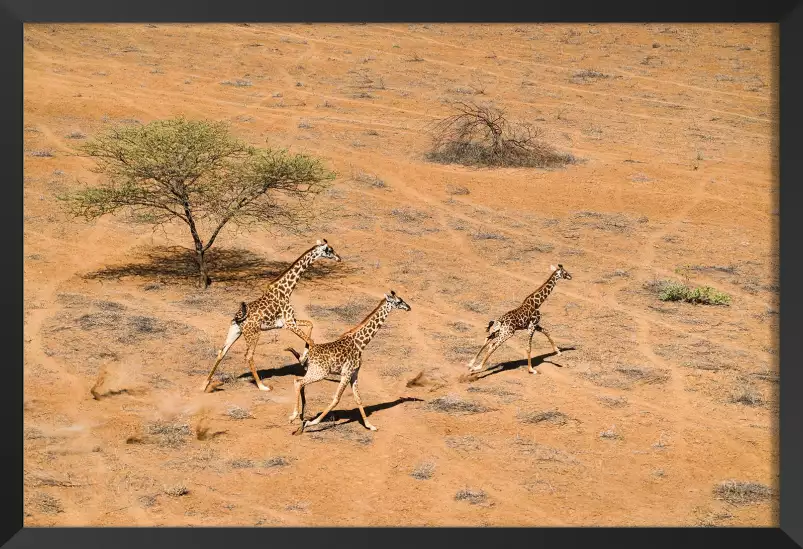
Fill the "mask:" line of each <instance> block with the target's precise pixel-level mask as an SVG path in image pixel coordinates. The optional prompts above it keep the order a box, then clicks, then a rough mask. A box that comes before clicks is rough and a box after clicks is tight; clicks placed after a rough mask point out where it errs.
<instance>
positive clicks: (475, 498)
mask: <svg viewBox="0 0 803 549" xmlns="http://www.w3.org/2000/svg"><path fill="white" fill-rule="evenodd" d="M454 499H456V500H457V501H467V502H468V503H470V504H472V505H479V504H481V503H485V502H486V501H487V500H488V494H486V493H485V492H484V491H482V490H472V489H470V488H463V489H462V490H460V491H458V492H457V493H456V494H455V495H454Z"/></svg>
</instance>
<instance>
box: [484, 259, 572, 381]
mask: <svg viewBox="0 0 803 549" xmlns="http://www.w3.org/2000/svg"><path fill="white" fill-rule="evenodd" d="M550 269H551V270H552V274H551V275H550V276H549V278H548V279H547V280H546V282H544V283H543V284H542V285H541V287H540V288H538V289H537V290H536V291H534V292H533V293H531V294H530V295H528V296H527V297H526V298H525V299H524V301H523V302H522V304H521V305H519V306H518V307H516V308H515V309H513V310H512V311H508V312H506V313H505V314H504V315H502V316H501V317H499V320H491V321H490V322H489V323H488V326H487V327H486V328H485V331H486V332H488V335H487V337H486V338H485V344H484V345H483V346H482V348H481V349H480V350H479V351H478V352H477V354H476V355H474V358H473V359H471V362H470V363H469V365H468V369H469V372H471V373H474V372H479V371H480V370H482V369H483V368H484V367H485V363H486V362H488V359H489V358H490V357H491V355H492V354H493V353H494V351H496V350H497V349H498V348H499V347H501V346H502V344H503V343H504V342H505V341H507V340H508V339H510V338H511V337H513V334H515V333H516V332H517V331H519V330H527V334H528V335H529V336H530V339H529V346H528V348H527V371H528V372H529V373H531V374H537V373H538V371H537V370H535V369H534V368H533V365H532V348H533V335H534V334H535V332H541V333H542V334H544V335H545V336H546V338H547V339H548V340H549V343H551V344H552V351H553V352H554V353H555V354H557V355H560V349H558V346H557V345H555V342H554V341H553V340H552V336H551V335H550V334H549V332H548V331H547V329H546V328H544V327H543V326H541V311H540V310H539V307H540V306H541V304H542V303H543V302H544V301H545V300H546V298H547V297H548V296H549V294H550V293H551V292H552V290H553V289H554V288H555V284H557V281H558V280H559V279H561V278H563V279H565V280H571V279H572V275H570V274H569V272H568V271H567V270H566V269H564V268H563V265H558V266H557V267H555V266H554V265H553V266H550ZM485 350H487V351H488V352H487V353H486V354H485V358H484V359H483V360H482V362H481V363H480V365H479V366H474V363H475V362H476V361H477V359H478V358H479V357H480V355H481V354H482V353H483V351H485Z"/></svg>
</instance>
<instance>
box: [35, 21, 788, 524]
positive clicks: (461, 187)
mask: <svg viewBox="0 0 803 549" xmlns="http://www.w3.org/2000/svg"><path fill="white" fill-rule="evenodd" d="M774 44H775V38H774V36H773V34H772V28H771V27H770V26H768V25H723V26H715V25H706V26H677V25H663V24H651V25H616V26H613V25H582V26H559V25H515V26H512V25H381V26H380V25H367V26H365V25H247V26H243V25H144V24H138V25H127V26H117V25H29V26H27V27H26V30H25V130H24V131H25V134H24V139H25V150H26V156H25V159H24V162H25V205H24V207H25V304H26V307H25V492H26V515H25V523H26V525H28V526H32V525H142V526H145V525H196V524H203V525H246V526H250V525H264V526H269V525H396V524H405V525H701V524H705V525H713V524H716V525H751V526H769V525H775V524H777V521H778V519H777V513H776V512H775V508H776V506H777V496H773V497H770V498H766V497H765V498H763V499H762V498H761V494H758V495H756V496H755V498H753V499H758V500H759V501H757V502H755V503H750V504H745V503H744V502H742V503H733V501H734V500H733V499H732V498H726V499H728V500H729V501H726V499H723V498H722V497H721V496H718V495H717V493H716V492H715V488H716V487H717V486H718V485H719V484H720V483H721V482H723V481H726V480H729V479H733V480H737V481H744V482H755V483H760V484H762V485H766V486H768V487H770V488H773V489H774V487H776V486H777V484H776V483H777V468H776V467H775V462H776V460H777V444H776V435H777V425H776V420H775V418H776V416H777V404H776V401H777V397H776V395H777V365H776V356H777V355H776V352H777V343H776V339H775V336H774V334H775V331H776V328H777V318H778V317H777V307H778V305H777V296H778V293H777V266H778V259H777V256H776V255H775V252H774V241H773V239H774V236H773V235H774V231H773V225H774V224H775V223H776V222H777V217H776V216H777V209H776V208H777V206H776V205H775V197H776V194H775V193H776V191H775V189H774V188H773V178H774V175H773V174H774V171H773V165H774V162H775V160H776V158H775V154H776V153H775V152H774V145H773V119H774V118H773V117H774V108H773V96H772V89H773V84H772V83H773V75H772V67H773V63H774V62H773V53H772V51H773V48H774ZM587 69H592V70H594V71H598V72H599V73H602V74H601V75H599V74H594V73H585V74H583V73H582V71H585V70H587ZM224 82H228V84H226V83H224ZM231 84H233V85H231ZM455 98H473V99H492V100H494V101H496V103H497V104H499V105H502V106H504V107H505V108H507V109H508V111H509V112H510V114H511V116H512V117H513V118H518V119H522V120H529V121H531V122H534V123H535V124H537V125H539V126H540V127H542V128H543V130H544V131H545V135H546V139H547V140H548V141H550V142H551V143H553V144H554V145H555V146H557V147H558V148H559V149H560V150H564V151H568V152H571V153H573V154H575V155H576V156H578V157H580V158H581V159H583V162H582V163H580V164H577V165H573V166H570V167H568V168H566V169H560V170H555V171H541V170H524V169H501V170H475V169H468V168H462V167H456V166H442V165H434V164H431V163H428V162H426V161H425V160H424V158H423V155H424V153H425V152H426V150H427V147H428V145H429V140H428V137H427V136H426V135H425V134H424V133H423V129H424V128H425V126H426V124H428V123H429V122H431V121H432V120H433V119H434V118H437V117H441V116H444V115H446V114H448V113H449V112H450V111H449V109H448V106H447V105H446V101H447V100H449V99H455ZM179 113H184V114H186V115H187V116H190V117H205V118H210V119H215V120H229V121H231V123H232V128H233V131H234V132H235V133H236V134H238V135H240V136H241V137H243V138H246V139H248V140H250V141H251V142H253V143H255V144H259V143H264V141H265V140H266V139H267V140H268V141H269V143H271V144H273V145H280V146H289V147H291V148H292V150H304V151H307V152H310V153H314V154H316V155H319V156H321V157H323V158H325V159H326V161H327V162H328V163H329V165H330V166H331V167H333V168H334V169H336V170H337V171H338V172H339V174H340V177H339V179H338V180H337V181H336V182H335V184H334V187H333V189H332V191H331V192H329V193H328V195H327V197H326V200H327V202H328V204H329V205H331V206H336V207H337V208H338V209H339V210H338V211H339V215H338V217H337V218H335V219H333V220H332V221H331V222H327V223H326V224H325V225H322V226H321V227H320V230H319V231H318V232H317V233H316V234H310V235H308V237H305V238H290V237H279V238H273V237H270V236H268V235H266V234H263V233H259V232H257V233H250V234H240V235H234V234H233V233H229V234H227V235H226V236H225V237H224V238H223V239H222V240H220V241H219V248H220V253H219V254H218V260H217V264H216V266H215V267H214V269H213V276H214V277H216V283H215V284H213V286H212V287H210V288H209V290H207V291H205V292H202V291H199V290H197V289H196V288H195V287H194V286H193V282H194V281H193V280H191V279H188V278H186V273H187V267H186V265H185V264H184V263H182V262H181V261H180V260H178V259H176V258H175V255H172V254H171V253H170V251H169V248H170V247H173V246H176V245H187V244H188V243H189V242H188V235H186V234H184V232H182V230H181V229H180V228H176V229H175V230H172V229H170V230H168V231H166V232H161V231H160V232H152V231H150V230H149V229H148V228H143V227H137V226H132V225H129V224H127V223H126V222H125V221H124V220H122V219H117V218H108V219H102V220H101V221H99V222H97V223H94V224H91V225H87V224H85V223H83V222H79V221H73V220H70V219H68V218H67V217H66V216H65V214H64V213H63V212H62V211H61V210H59V207H58V204H57V201H56V199H55V198H54V195H55V194H57V193H58V192H60V191H64V190H67V189H70V188H73V187H74V186H75V185H76V184H77V181H79V180H80V181H87V182H91V181H93V178H94V177H95V176H94V175H93V174H92V173H91V172H89V171H88V168H89V167H90V166H91V164H90V163H88V162H87V161H86V160H84V159H81V158H78V157H75V156H71V155H70V151H71V150H72V147H73V146H74V144H75V143H77V142H80V140H81V139H82V138H83V137H84V136H91V135H95V134H97V133H98V132H100V131H102V130H103V129H104V128H106V127H108V126H109V125H110V124H113V123H125V121H129V122H130V121H131V120H140V121H150V120H153V119H157V118H166V117H171V116H174V115H177V114H179ZM321 236H323V237H326V238H328V240H329V242H330V243H331V244H332V245H333V247H334V248H335V250H336V251H337V252H338V253H340V254H341V256H342V257H343V259H344V261H343V262H342V263H341V264H339V265H338V266H337V267H336V268H334V267H333V268H332V269H331V272H330V273H328V274H325V275H316V274H315V273H308V274H306V275H304V277H303V278H302V280H301V282H300V284H299V286H298V288H297V290H296V292H295V294H294V296H293V303H294V304H295V306H296V309H297V311H299V317H300V318H309V319H311V320H312V321H313V322H315V332H314V334H315V337H316V339H318V340H319V341H324V340H329V339H330V338H333V337H334V336H336V335H338V334H339V333H341V332H342V331H343V330H345V329H347V328H349V327H351V326H353V325H354V324H356V323H357V322H359V321H360V320H361V319H362V317H363V316H364V315H365V314H367V313H368V312H369V311H370V310H371V309H372V307H373V306H374V305H375V304H376V303H378V300H379V299H380V298H381V297H382V293H383V292H386V291H388V290H390V289H394V290H396V292H398V294H399V295H401V296H402V297H403V298H404V299H405V300H406V301H407V302H409V303H410V304H411V306H412V309H413V310H412V312H409V313H403V312H399V311H395V312H393V313H392V314H391V317H390V319H389V321H388V322H387V324H386V325H385V327H384V328H383V329H382V330H381V331H380V332H379V334H378V335H377V336H376V338H375V339H374V341H373V342H372V343H371V345H370V346H369V347H368V349H367V350H366V352H365V356H364V367H363V371H362V374H361V378H360V379H361V387H362V395H363V399H364V400H365V401H366V404H368V405H369V406H368V410H369V413H370V416H371V421H372V422H373V423H374V424H375V425H376V426H377V427H379V431H377V432H376V433H371V432H369V431H367V430H365V429H364V428H363V427H362V425H361V423H360V422H359V416H358V414H357V411H356V408H355V407H354V404H353V399H352V397H351V393H350V392H347V393H346V394H345V396H344V398H343V400H342V401H341V404H340V405H339V406H338V409H337V413H336V414H335V416H334V418H333V419H334V421H327V422H326V424H325V425H324V427H325V428H324V429H318V430H317V432H308V433H306V434H305V435H304V436H301V437H295V436H291V434H290V433H291V431H292V429H293V428H292V427H291V426H290V425H288V422H287V417H288V415H289V414H290V412H291V410H292V402H291V391H292V379H293V377H292V376H293V374H295V373H296V370H295V368H294V364H293V361H292V360H291V356H290V355H289V353H287V352H284V351H283V350H282V349H283V347H284V346H286V345H287V344H293V345H296V347H297V348H299V349H300V348H301V347H300V346H299V345H298V340H297V339H296V338H295V337H294V336H292V334H289V333H280V334H275V335H266V336H263V338H262V342H261V345H260V347H259V349H258V351H257V362H258V364H259V368H260V369H261V371H262V376H263V377H264V378H266V383H268V384H269V385H271V386H272V387H273V389H274V390H273V391H272V392H269V393H261V392H260V391H258V390H257V389H256V388H255V386H254V384H253V382H252V380H251V378H250V377H249V376H248V375H246V374H247V372H248V369H247V366H246V365H245V363H244V361H243V354H244V345H242V344H241V343H239V344H238V345H237V346H235V347H234V349H233V350H232V352H231V353H230V354H229V357H228V358H227V359H226V361H225V362H224V363H223V366H222V373H221V375H220V376H219V379H220V380H221V381H223V382H224V383H223V384H222V385H221V387H220V390H218V391H215V392H214V393H209V394H201V393H199V391H198V387H199V384H200V382H201V381H202V380H203V378H204V376H205V375H206V373H207V372H208V368H209V367H210V366H211V363H212V360H213V359H214V353H215V350H216V348H217V347H218V346H219V345H220V344H221V343H222V340H223V338H224V336H225V332H226V330H227V327H228V323H229V320H230V319H231V317H232V315H233V314H234V312H235V311H236V309H237V304H238V303H239V302H240V301H241V300H249V299H253V298H255V297H257V296H258V295H259V291H260V285H261V284H263V283H265V282H267V281H268V280H269V279H270V276H271V275H272V274H275V273H277V272H279V271H280V270H281V269H282V268H283V266H284V265H286V264H287V262H290V261H292V260H294V259H295V258H296V257H297V256H298V255H299V254H300V253H301V252H303V251H304V250H305V249H307V248H308V247H310V246H311V245H312V244H313V243H314V241H315V239H316V238H320V237H321ZM551 263H562V264H563V265H564V266H565V267H566V269H568V270H569V271H570V272H571V273H572V275H573V277H574V279H573V280H571V281H568V282H567V281H561V282H560V283H559V284H558V287H557V289H556V290H555V292H554V293H553V295H552V296H551V297H550V298H549V300H548V301H547V303H546V304H545V305H544V306H543V308H542V310H543V314H544V319H543V323H544V325H545V326H547V327H548V328H550V329H551V331H552V334H553V337H555V339H556V340H557V342H558V344H559V345H560V346H561V347H563V348H564V349H566V351H565V352H564V353H563V354H562V355H561V356H560V357H555V356H553V355H552V354H551V353H550V347H549V344H548V342H547V341H546V339H545V338H543V337H541V336H538V335H536V338H535V340H534V341H535V350H534V354H535V356H536V357H538V358H537V359H536V362H537V363H538V364H539V365H538V369H539V370H540V371H541V372H542V374H543V375H538V376H532V375H528V374H527V372H526V366H524V365H523V364H524V362H523V359H524V358H525V357H526V343H527V342H526V335H525V334H523V333H520V334H519V335H517V336H516V337H515V338H514V339H512V340H511V341H510V342H509V343H508V344H507V345H505V346H504V347H503V348H502V349H501V350H500V351H498V352H497V354H496V355H495V356H494V357H493V360H492V363H493V364H495V365H496V366H495V367H493V368H492V369H491V371H490V372H489V373H487V374H485V375H484V376H482V377H481V378H480V379H478V380H476V381H473V382H465V381H461V380H460V376H461V375H462V374H464V373H465V365H466V363H467V361H468V360H469V359H470V358H471V356H472V355H473V353H474V352H475V351H476V350H477V349H478V348H479V346H480V345H481V344H482V341H483V335H484V332H483V329H484V327H485V325H486V324H487V322H488V320H489V319H491V318H498V315H500V314H501V313H502V312H504V311H506V310H508V309H510V308H512V307H514V306H516V305H518V304H519V302H520V301H521V299H523V297H524V296H526V295H527V294H528V293H530V292H531V291H533V290H534V289H535V288H536V287H537V286H538V285H540V284H541V283H542V282H543V281H544V280H545V279H546V277H547V276H548V274H549V271H548V267H549V265H550V264H551ZM684 265H690V266H692V267H693V269H692V270H691V273H692V276H691V280H692V282H693V283H694V284H710V285H712V286H714V287H716V288H718V289H720V290H723V291H726V292H728V293H729V294H731V295H732V297H733V302H732V305H731V306H730V307H705V306H693V305H688V304H673V303H663V302H661V301H659V300H658V299H657V297H656V296H655V294H654V293H651V292H650V291H649V289H647V288H645V284H647V283H649V282H650V281H653V280H655V279H661V278H677V275H676V274H675V273H674V271H675V269H677V268H678V267H682V266H684ZM500 364H501V366H500ZM422 370H425V371H426V375H425V377H424V380H423V385H421V386H412V387H406V382H407V380H409V379H410V378H412V377H413V376H414V375H415V374H417V373H418V372H420V371H422ZM104 372H105V373H104ZM100 375H103V376H105V381H104V382H103V384H102V386H101V389H102V392H104V393H105V396H104V397H103V398H101V399H100V400H94V399H93V398H92V396H91V395H90V388H91V387H92V386H93V384H94V383H95V382H96V380H97V379H98V377H99V376H100ZM335 387H336V385H335V384H334V383H331V382H321V383H319V384H317V385H314V386H312V387H311V388H310V390H309V392H308V395H309V396H308V403H309V407H308V413H310V414H311V413H314V412H317V411H320V410H322V409H323V407H324V406H325V404H326V403H327V402H328V400H329V399H330V398H331V394H332V392H333V391H334V389H335ZM401 397H413V398H414V399H419V400H403V399H402V398H401ZM540 412H553V413H548V414H542V415H538V414H539V413H540ZM331 419H332V418H331V417H330V420H331Z"/></svg>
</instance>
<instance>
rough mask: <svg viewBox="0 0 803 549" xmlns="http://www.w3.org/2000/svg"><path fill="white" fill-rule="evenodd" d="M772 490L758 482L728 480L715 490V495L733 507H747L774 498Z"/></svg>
mask: <svg viewBox="0 0 803 549" xmlns="http://www.w3.org/2000/svg"><path fill="white" fill-rule="evenodd" d="M773 494H774V492H773V490H772V488H770V487H769V486H766V485H764V484H759V483H758V482H744V481H740V480H726V481H724V482H721V483H719V484H718V485H717V486H716V487H715V488H714V495H715V496H716V497H717V498H718V499H721V500H724V501H727V502H728V503H730V504H732V505H747V504H750V503H757V502H759V501H765V500H768V499H770V498H771V497H772V496H773Z"/></svg>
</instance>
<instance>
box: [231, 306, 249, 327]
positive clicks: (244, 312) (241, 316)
mask: <svg viewBox="0 0 803 549" xmlns="http://www.w3.org/2000/svg"><path fill="white" fill-rule="evenodd" d="M247 316H248V306H247V305H246V304H245V301H241V302H240V308H239V309H238V310H237V313H236V314H235V315H234V318H233V319H232V321H233V322H235V323H236V324H242V322H243V321H244V320H245V317H247Z"/></svg>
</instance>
